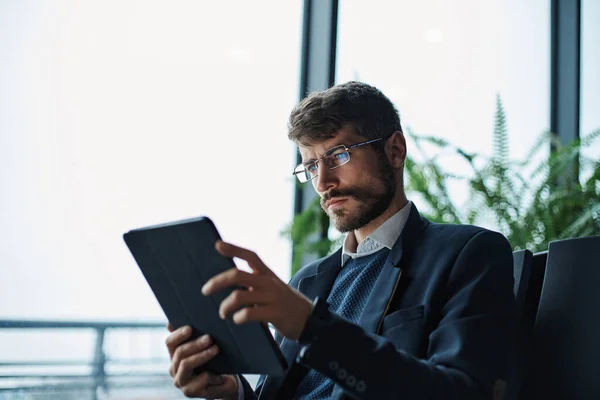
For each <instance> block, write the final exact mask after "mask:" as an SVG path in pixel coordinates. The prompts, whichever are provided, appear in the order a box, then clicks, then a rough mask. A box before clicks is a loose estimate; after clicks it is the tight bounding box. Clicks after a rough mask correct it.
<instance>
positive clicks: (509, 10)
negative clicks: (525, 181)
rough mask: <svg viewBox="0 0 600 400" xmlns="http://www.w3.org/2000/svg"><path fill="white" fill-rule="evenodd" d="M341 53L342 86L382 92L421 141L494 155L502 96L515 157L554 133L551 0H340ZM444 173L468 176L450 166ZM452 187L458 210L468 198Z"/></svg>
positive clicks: (456, 166)
mask: <svg viewBox="0 0 600 400" xmlns="http://www.w3.org/2000/svg"><path fill="white" fill-rule="evenodd" d="M337 54H338V64H337V73H336V80H337V81H338V82H344V81H348V80H352V79H359V80H363V81H366V82H368V83H371V84H373V85H375V86H377V87H378V88H379V89H381V90H382V91H383V92H384V93H385V94H386V95H388V97H390V99H391V100H392V101H393V102H394V103H395V104H396V106H397V107H398V109H399V111H400V115H401V118H402V122H403V127H404V128H405V129H411V130H412V131H413V132H414V133H415V134H417V135H426V136H435V137H439V138H443V139H447V140H449V141H450V142H451V143H453V144H456V145H458V146H459V147H462V148H463V149H465V150H467V151H470V152H478V153H483V154H487V155H490V154H491V153H492V148H493V140H492V132H493V128H494V115H495V110H496V96H497V95H498V96H499V97H500V99H501V101H502V103H503V106H504V111H505V113H506V123H507V130H508V137H509V157H510V158H515V159H521V158H522V157H524V156H525V154H526V153H527V150H529V149H530V148H531V147H532V146H533V145H534V143H535V141H536V139H538V138H539V136H540V135H541V134H542V133H543V132H544V131H546V130H547V129H548V128H549V119H550V118H549V99H550V5H549V2H548V1H546V0H535V1H528V2H520V1H517V0H510V1H485V2H482V1H478V0H470V1H464V0H452V1H446V0H429V1H421V2H414V1H397V2H388V1H372V2H368V3H367V2H361V1H354V0H342V1H341V2H340V22H339V38H338V52H337ZM408 145H409V148H408V151H409V153H410V152H411V151H413V153H411V154H414V148H412V149H411V147H410V145H411V143H410V142H409V144H408ZM545 154H547V152H546V153H545ZM431 155H433V154H431ZM444 168H445V169H447V170H450V171H452V172H455V173H459V174H461V173H466V172H468V167H467V166H466V165H464V166H463V165H461V164H457V163H453V162H448V163H447V164H445V165H444ZM451 189H453V190H451V192H450V194H451V197H453V198H454V199H455V201H456V202H457V204H461V203H462V202H465V201H467V198H466V195H467V193H468V191H467V190H463V189H464V188H460V187H455V188H452V187H451ZM417 205H418V202H417Z"/></svg>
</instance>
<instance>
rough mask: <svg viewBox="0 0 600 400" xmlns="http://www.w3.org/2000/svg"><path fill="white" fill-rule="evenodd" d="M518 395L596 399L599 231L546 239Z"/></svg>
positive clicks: (599, 387) (599, 395)
mask: <svg viewBox="0 0 600 400" xmlns="http://www.w3.org/2000/svg"><path fill="white" fill-rule="evenodd" d="M530 345H531V351H530V363H529V367H528V371H527V372H526V375H525V382H524V390H523V393H522V395H521V396H520V398H521V399H573V400H577V399H600V236H597V237H587V238H577V239H567V240H560V241H554V242H551V243H550V245H549V247H548V261H547V265H546V272H545V275H544V282H543V285H542V290H541V296H540V301H539V306H538V307H537V315H536V318H535V324H534V326H533V332H532V336H531V342H530Z"/></svg>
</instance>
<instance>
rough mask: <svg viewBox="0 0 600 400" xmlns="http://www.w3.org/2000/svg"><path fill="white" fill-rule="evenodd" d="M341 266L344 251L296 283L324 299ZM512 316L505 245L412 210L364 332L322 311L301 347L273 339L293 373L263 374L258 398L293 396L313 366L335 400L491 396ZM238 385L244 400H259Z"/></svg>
mask: <svg viewBox="0 0 600 400" xmlns="http://www.w3.org/2000/svg"><path fill="white" fill-rule="evenodd" d="M340 264H341V249H340V250H338V251H337V252H336V253H334V254H332V255H330V256H328V257H325V258H323V259H320V260H318V261H315V262H313V263H311V264H309V265H307V266H305V267H304V268H302V269H301V270H300V271H299V272H298V273H297V274H296V275H295V276H294V277H293V278H292V280H291V282H290V285H291V286H293V287H294V288H297V289H298V290H299V291H300V292H302V293H304V294H305V295H306V296H308V297H309V298H314V297H316V296H319V297H320V298H323V299H326V298H327V295H328V293H329V291H330V289H331V287H332V285H333V282H334V280H335V278H336V275H337V273H338V271H339V269H340ZM515 309H516V306H515V299H514V295H513V259H512V249H511V247H510V245H509V243H508V241H507V240H506V238H505V237H504V236H502V235H501V234H499V233H496V232H492V231H489V230H485V229H483V228H480V227H476V226H468V225H449V224H436V223H432V222H430V221H428V220H426V219H425V218H422V217H421V215H420V214H419V212H418V211H417V209H416V207H415V206H414V205H413V206H412V209H411V212H410V215H409V218H408V220H407V223H406V226H405V227H404V230H403V232H402V234H401V236H400V238H399V239H398V240H397V242H396V244H395V245H394V247H393V248H392V251H391V252H390V255H389V256H388V259H387V261H386V263H385V266H384V268H383V271H382V272H381V274H380V276H379V278H378V280H377V282H376V284H375V287H374V288H373V290H372V292H371V295H370V297H369V299H368V302H367V305H366V308H365V310H364V312H363V314H362V316H361V318H360V321H359V323H358V325H355V324H352V323H350V322H348V321H346V320H344V319H342V318H341V317H339V316H337V315H335V314H333V313H326V315H324V316H321V318H319V319H318V323H317V324H316V325H314V324H313V325H311V327H310V330H311V332H310V334H309V335H306V334H305V333H303V335H302V336H301V339H302V337H304V336H308V339H306V338H305V339H302V343H301V342H298V341H292V340H289V339H283V338H281V337H279V336H277V337H276V339H277V341H278V342H279V344H280V348H281V350H282V352H283V354H284V356H285V358H286V359H287V361H288V363H289V365H291V366H292V367H291V368H290V369H289V370H288V373H287V374H286V375H285V376H282V377H275V376H268V377H264V376H263V377H261V378H260V379H259V382H258V384H257V389H256V393H257V394H260V399H261V400H262V399H279V398H290V393H291V394H293V392H294V388H295V386H296V385H297V384H298V382H299V380H300V379H301V378H302V377H303V376H304V375H305V373H306V371H308V369H309V368H312V369H315V370H317V371H319V372H321V373H323V374H324V375H326V376H328V377H329V378H330V379H332V380H333V381H334V382H335V387H334V390H333V393H332V398H333V399H341V398H344V397H348V398H357V399H405V400H409V399H448V400H450V399H456V400H467V399H491V398H492V392H493V388H494V385H495V384H497V381H498V380H499V379H501V378H502V377H503V376H505V373H506V367H507V362H508V354H509V352H510V348H511V344H512V339H513V330H514V323H515ZM312 320H314V319H311V321H312ZM306 329H308V328H306ZM242 381H243V384H244V389H245V396H246V397H245V398H246V399H251V398H256V394H255V393H254V392H253V391H252V390H251V388H250V386H249V385H248V383H247V382H246V381H245V380H243V379H242ZM286 392H287V394H284V393H286Z"/></svg>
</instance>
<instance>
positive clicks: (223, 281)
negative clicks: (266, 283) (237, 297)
mask: <svg viewBox="0 0 600 400" xmlns="http://www.w3.org/2000/svg"><path fill="white" fill-rule="evenodd" d="M236 285H237V286H244V287H251V286H252V287H260V279H258V277H257V276H256V275H254V274H251V273H249V272H246V271H242V270H241V269H237V268H231V269H228V270H227V271H225V272H221V273H220V274H219V275H216V276H213V277H212V278H211V279H209V281H208V282H206V283H205V284H204V286H202V294H204V295H205V296H208V295H210V294H213V293H215V292H218V291H219V290H223V289H225V288H228V287H230V286H236Z"/></svg>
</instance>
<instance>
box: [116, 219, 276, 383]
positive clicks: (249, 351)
mask: <svg viewBox="0 0 600 400" xmlns="http://www.w3.org/2000/svg"><path fill="white" fill-rule="evenodd" d="M123 239H124V240H125V243H126V244H127V247H128V248H129V250H130V251H131V254H132V255H133V258H134V259H135V261H136V263H137V265H138V266H139V268H140V270H141V272H142V274H143V276H144V278H145V279H146V281H147V282H148V285H149V286H150V288H151V289H152V291H153V292H154V295H155V296H156V299H157V300H158V303H159V304H160V306H161V308H162V310H163V311H164V313H165V316H166V317H167V319H168V320H169V322H170V323H171V326H173V328H175V329H176V328H179V327H181V326H184V325H190V326H191V327H192V328H193V335H192V339H194V338H197V337H198V336H201V335H203V334H205V333H207V334H209V335H210V336H211V337H212V338H213V341H214V343H216V344H217V345H218V346H219V349H220V351H219V354H218V355H217V356H216V357H215V358H213V359H212V360H211V361H209V362H208V363H206V364H205V365H203V366H202V368H201V369H202V370H207V371H211V372H213V373H215V374H269V375H282V374H283V373H284V371H285V369H286V367H287V363H286V361H285V358H284V357H283V355H282V353H281V351H280V350H279V346H278V345H277V342H276V341H275V340H274V338H273V336H272V334H271V332H270V331H269V328H268V327H267V325H265V324H264V323H261V322H247V323H244V324H240V325H237V324H235V323H234V322H233V320H232V318H231V315H230V316H229V317H228V318H227V319H225V320H223V319H221V318H220V317H219V305H220V303H221V301H223V300H224V299H225V298H226V297H227V296H228V295H229V294H230V293H231V292H232V291H233V290H234V289H235V288H228V289H226V290H222V291H220V292H218V293H215V294H213V295H210V296H204V295H203V294H202V292H201V288H202V286H203V285H204V284H205V283H206V282H207V281H208V280H209V279H210V278H211V277H213V276H215V275H217V274H219V273H221V272H223V271H226V270H227V269H230V268H236V266H235V263H234V262H233V260H232V259H231V258H227V257H224V256H222V255H221V254H219V253H218V252H217V250H216V249H215V243H216V241H217V240H219V239H220V235H219V233H218V231H217V229H216V227H215V225H214V224H213V222H212V221H211V220H210V219H209V218H208V217H205V216H203V217H198V218H193V219H188V220H182V221H175V222H170V223H166V224H161V225H155V226H149V227H145V228H139V229H133V230H130V231H129V232H127V233H125V234H124V235H123ZM192 339H190V340H192Z"/></svg>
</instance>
